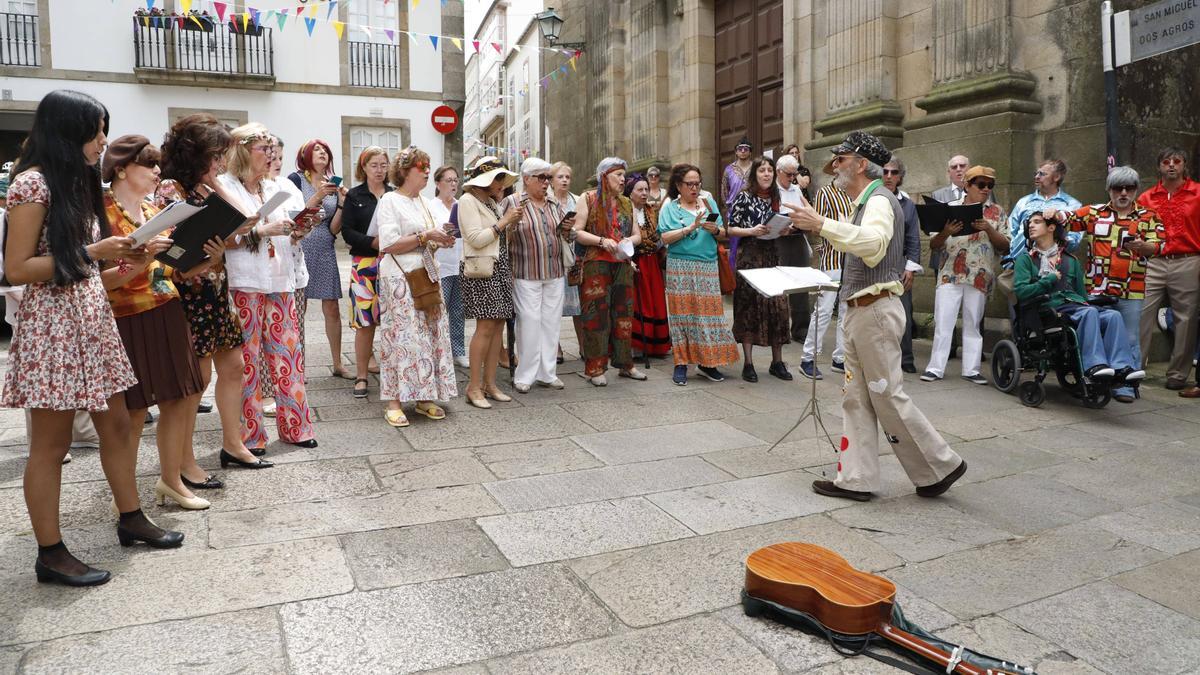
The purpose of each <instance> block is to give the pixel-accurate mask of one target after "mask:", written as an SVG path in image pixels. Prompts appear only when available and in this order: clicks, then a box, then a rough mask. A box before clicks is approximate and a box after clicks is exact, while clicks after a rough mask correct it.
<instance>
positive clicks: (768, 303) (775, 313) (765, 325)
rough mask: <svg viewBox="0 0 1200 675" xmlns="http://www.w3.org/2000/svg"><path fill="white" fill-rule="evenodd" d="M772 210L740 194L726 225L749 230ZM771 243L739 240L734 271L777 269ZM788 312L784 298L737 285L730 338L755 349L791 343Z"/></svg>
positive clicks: (755, 197) (775, 251)
mask: <svg viewBox="0 0 1200 675" xmlns="http://www.w3.org/2000/svg"><path fill="white" fill-rule="evenodd" d="M773 215H775V209H772V208H771V201H770V200H769V199H764V198H762V197H759V196H758V195H754V194H751V193H750V192H746V191H743V192H742V193H741V194H740V195H738V196H737V197H734V199H733V203H732V204H730V205H729V224H730V225H731V226H733V227H744V228H750V227H755V226H757V225H761V224H762V223H765V222H767V221H768V220H770V219H771V216H773ZM775 243H776V242H775V241H774V240H766V241H764V240H762V239H759V238H758V237H742V240H741V244H740V245H739V246H738V251H737V265H736V266H735V269H739V270H748V269H757V268H760V267H776V266H778V265H779V251H778V249H777V247H776V246H775ZM790 319H791V308H790V307H789V306H788V298H787V296H786V295H781V296H779V297H776V298H767V297H764V296H763V295H762V294H761V293H759V292H758V291H756V290H754V287H753V286H751V285H750V284H744V283H741V284H738V285H737V288H736V289H735V290H734V291H733V338H734V339H735V340H737V341H738V342H740V343H743V344H744V343H746V342H750V343H752V344H755V345H757V346H759V347H775V346H778V345H784V344H787V343H788V342H789V341H790V340H791V321H790Z"/></svg>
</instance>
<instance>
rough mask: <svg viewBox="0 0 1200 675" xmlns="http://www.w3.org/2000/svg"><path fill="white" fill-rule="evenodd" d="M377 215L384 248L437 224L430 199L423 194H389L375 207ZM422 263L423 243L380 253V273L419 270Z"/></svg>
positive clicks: (381, 244)
mask: <svg viewBox="0 0 1200 675" xmlns="http://www.w3.org/2000/svg"><path fill="white" fill-rule="evenodd" d="M375 218H376V220H377V222H378V223H379V250H380V251H382V250H383V249H385V248H387V247H389V246H392V245H394V244H395V243H396V242H398V241H400V238H401V237H407V236H411V235H414V234H420V233H421V232H425V231H427V230H432V229H434V228H435V227H437V224H436V222H435V219H434V217H433V211H432V209H430V204H429V200H428V199H426V198H425V197H422V196H421V195H417V196H416V197H405V196H404V195H402V194H400V193H399V192H396V191H392V192H389V193H387V194H386V195H384V196H383V199H380V200H379V205H378V206H377V207H375ZM422 264H423V263H422V262H421V248H420V247H419V246H418V247H417V248H415V249H413V250H411V251H409V252H407V253H380V256H379V274H380V275H391V276H398V275H400V274H402V273H404V272H412V271H415V270H417V269H419V268H420V267H421V266H422Z"/></svg>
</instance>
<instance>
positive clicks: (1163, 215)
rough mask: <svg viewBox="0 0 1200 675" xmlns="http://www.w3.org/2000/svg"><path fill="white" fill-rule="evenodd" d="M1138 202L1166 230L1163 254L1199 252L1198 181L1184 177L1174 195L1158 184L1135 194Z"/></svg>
mask: <svg viewBox="0 0 1200 675" xmlns="http://www.w3.org/2000/svg"><path fill="white" fill-rule="evenodd" d="M1138 204H1141V205H1142V206H1146V207H1149V208H1152V209H1154V212H1155V213H1156V214H1158V218H1159V220H1161V221H1162V224H1163V227H1164V228H1165V230H1166V237H1167V243H1166V245H1165V246H1164V247H1163V250H1162V254H1163V255H1178V254H1180V253H1200V183H1197V182H1196V181H1194V180H1185V181H1183V185H1181V186H1180V187H1179V189H1178V190H1176V191H1175V194H1173V195H1172V194H1167V191H1166V189H1164V188H1163V186H1162V183H1161V182H1160V183H1159V184H1158V185H1155V186H1154V187H1152V188H1150V189H1149V190H1146V191H1145V192H1143V193H1142V196H1141V197H1138Z"/></svg>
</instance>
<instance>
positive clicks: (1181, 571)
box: [1109, 551, 1200, 620]
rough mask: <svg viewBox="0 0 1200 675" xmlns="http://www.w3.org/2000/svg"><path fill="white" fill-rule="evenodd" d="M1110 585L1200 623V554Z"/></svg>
mask: <svg viewBox="0 0 1200 675" xmlns="http://www.w3.org/2000/svg"><path fill="white" fill-rule="evenodd" d="M1109 581H1111V582H1113V583H1114V584H1117V585H1118V586H1122V587H1124V588H1127V589H1129V590H1131V591H1133V592H1134V593H1137V594H1138V595H1141V596H1143V597H1146V598H1149V599H1151V600H1153V601H1155V602H1157V603H1159V604H1160V605H1163V606H1165V607H1170V608H1171V609H1173V610H1175V611H1176V612H1179V613H1180V614H1186V615H1187V616H1190V617H1191V618H1193V619H1198V620H1200V593H1197V592H1196V589H1197V588H1200V551H1192V552H1191V553H1184V554H1182V555H1177V556H1175V557H1173V558H1168V559H1166V560H1164V561H1162V562H1159V563H1155V564H1153V565H1147V566H1145V567H1142V568H1140V569H1136V570H1132V571H1129V572H1125V573H1124V574H1118V575H1116V576H1114V577H1112V578H1111V579H1109Z"/></svg>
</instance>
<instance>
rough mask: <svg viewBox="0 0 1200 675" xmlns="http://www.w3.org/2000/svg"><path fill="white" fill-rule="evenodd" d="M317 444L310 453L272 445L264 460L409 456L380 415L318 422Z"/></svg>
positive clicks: (406, 447)
mask: <svg viewBox="0 0 1200 675" xmlns="http://www.w3.org/2000/svg"><path fill="white" fill-rule="evenodd" d="M317 442H318V443H320V445H319V446H317V447H315V448H312V449H311V450H310V449H307V448H300V447H297V446H295V445H290V444H288V443H280V442H275V443H271V444H270V445H269V446H268V456H267V458H268V459H270V460H271V461H272V462H275V463H276V464H287V463H290V462H312V461H319V460H326V459H337V458H340V457H365V456H368V455H390V454H397V453H401V452H412V446H411V445H409V444H408V441H406V440H404V437H403V436H401V435H400V434H398V433H396V430H395V429H393V428H392V427H391V426H389V425H388V423H387V422H386V421H384V419H383V414H382V413H380V414H379V417H378V419H376V418H370V419H362V420H344V421H339V422H321V423H320V424H319V425H317ZM214 455H215V452H214ZM214 459H215V457H214ZM215 466H216V464H215V462H214V467H215Z"/></svg>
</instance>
